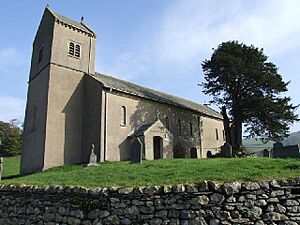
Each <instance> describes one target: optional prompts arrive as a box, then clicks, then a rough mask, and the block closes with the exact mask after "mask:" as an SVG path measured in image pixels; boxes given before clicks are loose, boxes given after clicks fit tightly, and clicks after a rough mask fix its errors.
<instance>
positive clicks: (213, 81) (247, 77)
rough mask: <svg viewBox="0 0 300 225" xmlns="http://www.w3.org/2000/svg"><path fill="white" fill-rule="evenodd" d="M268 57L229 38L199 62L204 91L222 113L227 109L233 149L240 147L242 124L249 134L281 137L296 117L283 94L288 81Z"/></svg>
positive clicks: (266, 139)
mask: <svg viewBox="0 0 300 225" xmlns="http://www.w3.org/2000/svg"><path fill="white" fill-rule="evenodd" d="M267 60H268V57H267V56H266V55H265V54H264V53H263V49H258V48H256V47H254V46H253V45H250V46H247V45H245V44H243V43H239V42H238V41H228V42H223V43H222V44H220V45H219V46H218V48H217V49H215V50H214V52H213V54H212V56H211V58H210V59H209V60H205V61H203V63H202V69H203V71H204V75H205V77H204V78H205V82H203V83H202V86H203V88H204V90H203V92H204V93H205V94H209V95H211V96H213V100H211V101H210V102H211V103H215V104H217V105H219V106H222V112H223V113H224V112H225V114H226V109H227V110H228V114H229V119H230V120H231V137H230V138H229V139H231V142H232V143H231V144H232V145H233V149H234V150H236V151H239V150H240V149H241V147H242V126H243V124H244V125H245V126H246V133H247V134H248V137H252V138H260V139H261V140H263V141H268V140H273V141H281V140H282V139H283V138H285V137H286V136H288V133H289V125H291V124H292V123H293V122H294V121H298V120H299V119H298V115H296V114H295V110H296V108H297V107H298V106H294V105H292V104H291V103H290V101H291V98H290V97H287V96H282V94H283V93H285V92H286V91H287V86H288V84H289V82H284V81H283V80H282V77H281V75H280V74H279V73H278V68H277V67H276V66H275V65H274V64H273V63H271V62H268V61H267ZM226 116H227V114H226V115H225V117H226ZM227 133H228V132H227ZM227 139H228V137H227Z"/></svg>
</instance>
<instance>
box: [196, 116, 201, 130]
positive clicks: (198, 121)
mask: <svg viewBox="0 0 300 225" xmlns="http://www.w3.org/2000/svg"><path fill="white" fill-rule="evenodd" d="M197 125H198V129H200V126H201V122H200V116H197Z"/></svg>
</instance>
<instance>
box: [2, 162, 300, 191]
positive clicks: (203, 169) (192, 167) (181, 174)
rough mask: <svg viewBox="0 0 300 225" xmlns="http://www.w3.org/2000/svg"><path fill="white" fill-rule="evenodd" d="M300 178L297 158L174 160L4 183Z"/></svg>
mask: <svg viewBox="0 0 300 225" xmlns="http://www.w3.org/2000/svg"><path fill="white" fill-rule="evenodd" d="M297 176H300V160H297V159H269V158H243V159H172V160H155V161H143V164H140V165H139V164H130V163H129V162H124V161H123V162H114V163H109V162H106V163H101V164H100V165H99V166H97V167H82V166H80V165H67V166H63V167H57V168H53V169H50V170H48V171H45V172H42V173H35V174H32V175H28V176H24V177H19V178H14V179H6V180H3V181H2V182H3V183H6V184H21V183H22V184H37V185H80V186H87V187H97V186H138V185H159V184H175V183H194V182H199V181H203V180H215V181H236V180H240V181H245V180H248V181H255V180H260V179H273V178H275V179H279V178H294V177H297Z"/></svg>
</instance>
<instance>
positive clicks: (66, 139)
mask: <svg viewBox="0 0 300 225" xmlns="http://www.w3.org/2000/svg"><path fill="white" fill-rule="evenodd" d="M95 44H96V34H95V33H94V32H93V31H92V30H91V29H89V28H88V27H87V26H86V25H85V24H84V23H83V20H82V21H81V22H76V21H74V20H71V19H68V18H66V17H64V16H61V15H60V14H58V13H55V12H53V11H52V10H51V9H50V8H49V6H47V7H46V9H45V11H44V14H43V17H42V20H41V22H40V25H39V28H38V31H37V33H36V36H35V39H34V42H33V51H32V59H31V68H30V75H29V81H28V93H27V105H26V113H25V123H24V134H23V147H22V158H21V173H22V174H27V173H32V172H36V171H41V170H45V169H48V168H50V167H54V166H61V165H64V164H69V163H80V162H81V161H82V160H81V146H82V136H83V135H82V133H83V131H82V120H83V113H84V112H83V108H84V89H85V85H84V77H85V76H90V75H94V73H95Z"/></svg>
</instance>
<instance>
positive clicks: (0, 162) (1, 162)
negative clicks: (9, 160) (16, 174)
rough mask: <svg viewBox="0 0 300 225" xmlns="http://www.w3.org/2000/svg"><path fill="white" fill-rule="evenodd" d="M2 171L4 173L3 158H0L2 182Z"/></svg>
mask: <svg viewBox="0 0 300 225" xmlns="http://www.w3.org/2000/svg"><path fill="white" fill-rule="evenodd" d="M2 171H3V158H2V157H1V158H0V181H1V178H2Z"/></svg>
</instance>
